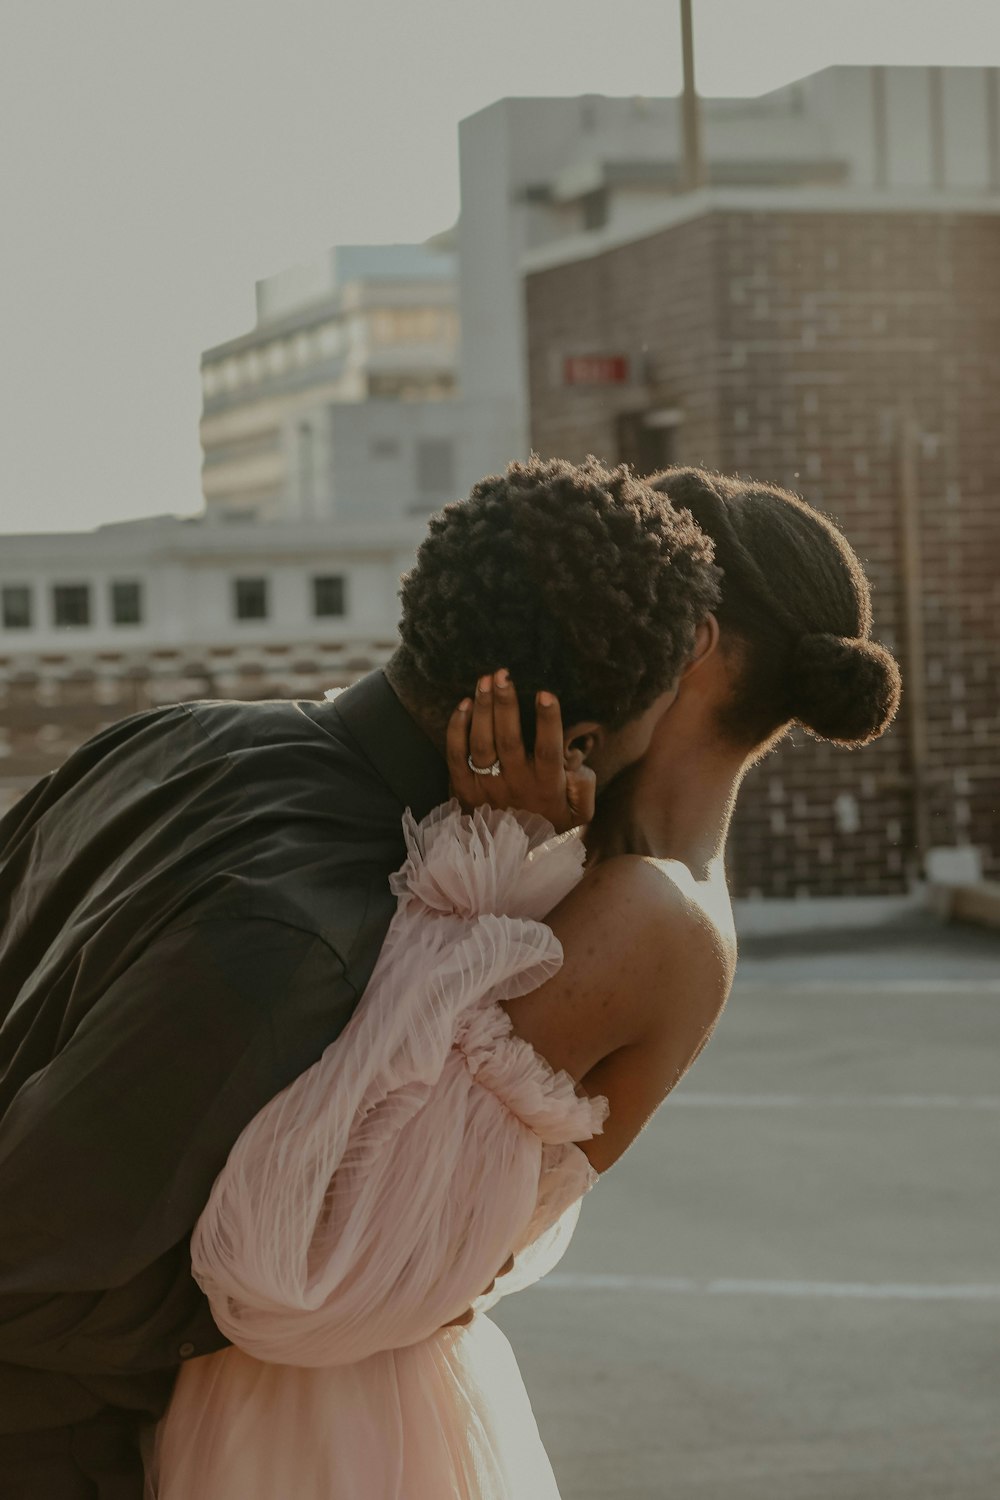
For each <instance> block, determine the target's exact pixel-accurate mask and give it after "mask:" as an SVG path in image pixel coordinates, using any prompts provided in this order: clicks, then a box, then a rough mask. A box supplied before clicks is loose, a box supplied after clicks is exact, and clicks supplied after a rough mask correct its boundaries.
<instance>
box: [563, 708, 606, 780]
mask: <svg viewBox="0 0 1000 1500" xmlns="http://www.w3.org/2000/svg"><path fill="white" fill-rule="evenodd" d="M603 739H604V725H603V724H598V723H596V722H595V720H593V719H584V720H582V721H581V722H580V723H579V724H570V725H569V727H568V728H567V729H566V731H565V732H564V734H563V759H564V761H565V763H566V769H567V771H578V770H579V769H580V767H581V766H582V765H583V764H584V762H585V761H586V760H588V759H589V758H590V756H591V755H592V753H593V751H594V747H595V746H596V745H599V744H600V743H601V741H602V740H603Z"/></svg>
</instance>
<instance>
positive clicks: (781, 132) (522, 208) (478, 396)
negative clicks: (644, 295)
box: [457, 67, 1000, 491]
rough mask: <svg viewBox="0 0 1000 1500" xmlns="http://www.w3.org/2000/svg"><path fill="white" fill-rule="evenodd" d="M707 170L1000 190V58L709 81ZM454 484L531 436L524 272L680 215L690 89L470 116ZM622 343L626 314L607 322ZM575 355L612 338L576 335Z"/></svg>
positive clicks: (840, 183)
mask: <svg viewBox="0 0 1000 1500" xmlns="http://www.w3.org/2000/svg"><path fill="white" fill-rule="evenodd" d="M701 110H702V137H703V152H704V157H705V165H706V176H707V183H708V185H707V187H706V188H705V189H703V190H702V195H703V196H707V195H711V194H713V193H715V194H725V196H726V200H727V201H730V202H739V203H740V204H741V205H742V206H748V205H749V206H752V205H753V204H754V203H755V202H759V203H760V204H761V206H766V207H773V206H774V203H775V196H776V195H777V196H778V197H779V198H785V197H790V196H793V195H794V196H797V197H798V198H799V199H800V200H801V201H805V200H806V198H807V197H808V198H809V199H811V200H812V201H813V202H815V204H816V205H817V206H824V207H835V206H836V205H837V204H838V203H841V204H844V205H845V206H850V207H851V208H852V209H857V208H858V207H860V206H863V204H864V202H866V201H867V202H869V203H874V201H875V200H877V201H878V205H879V206H880V207H885V206H886V204H887V203H888V202H890V201H891V200H893V199H894V198H897V199H898V200H899V201H900V203H901V205H902V204H905V206H906V207H907V208H910V209H912V208H913V206H914V202H915V200H916V199H919V198H920V197H921V196H922V197H924V198H925V199H932V200H933V201H935V202H936V203H937V204H938V205H940V203H941V200H942V198H943V197H944V198H950V199H953V200H955V201H963V202H968V200H969V199H970V198H972V199H978V198H983V197H989V196H990V195H996V194H998V193H1000V69H998V68H995V67H994V68H913V67H835V68H827V69H825V70H824V71H823V72H820V73H816V74H813V75H812V76H811V77H808V78H804V79H801V80H800V81H798V82H796V83H793V84H789V85H788V86H787V87H785V88H782V89H777V90H775V91H774V92H772V93H769V94H764V95H761V96H760V97H759V98H756V99H703V100H702V101H701ZM459 153H460V170H461V204H462V206H461V217H460V221H459V236H458V250H459V277H458V282H459V298H458V306H459V315H460V321H461V359H460V365H459V374H460V382H461V392H462V402H463V406H464V408H465V416H464V420H463V428H462V430H463V446H462V451H461V455H460V463H459V470H458V475H457V478H458V482H459V483H458V487H459V490H460V491H462V490H465V489H467V487H468V486H469V485H470V484H471V483H472V482H473V481H474V480H475V479H476V478H478V477H479V475H481V474H485V473H489V472H491V471H492V470H495V469H497V468H499V467H501V466H502V465H503V463H504V462H505V461H506V460H507V459H508V458H509V457H511V456H523V455H524V454H525V453H526V452H527V451H528V447H529V437H528V433H529V423H528V397H527V362H526V354H525V326H524V310H523V277H524V275H525V273H526V271H528V270H535V269H539V268H541V267H542V266H544V265H547V264H554V263H559V262H564V261H567V260H573V259H578V258H583V257H585V256H592V255H594V254H597V253H599V252H600V251H601V250H602V249H610V248H612V247H613V246H615V245H618V244H622V243H626V242H628V241H631V240H635V239H639V238H641V237H642V236H643V235H645V234H652V233H654V232H655V231H656V230H658V229H662V228H665V227H666V226H667V225H669V224H670V223H672V222H674V221H675V220H676V218H677V215H678V213H679V212H686V211H689V210H690V199H691V196H692V195H690V194H688V195H685V199H686V202H687V204H688V208H686V209H682V207H681V204H682V201H685V200H680V199H679V196H678V195H679V194H680V193H681V192H682V189H683V183H682V180H681V161H682V156H683V151H682V139H681V110H680V101H679V99H643V98H633V99H620V98H618V99H616V98H606V97H603V96H589V97H588V96H585V97H583V98H575V99H502V100H500V101H498V102H497V103H495V104H492V105H490V106H489V107H488V108H486V109H483V110H481V111H479V112H478V113H477V114H475V115H471V116H470V117H469V118H468V119H465V120H463V121H462V122H461V125H460V127H459ZM609 341H610V343H611V344H612V346H613V329H611V328H609ZM565 352H566V354H567V355H570V354H579V355H584V356H586V355H588V354H600V353H602V352H603V351H600V350H591V349H584V348H580V347H577V346H576V345H575V344H574V341H573V338H572V331H571V330H568V331H567V338H566V350H565Z"/></svg>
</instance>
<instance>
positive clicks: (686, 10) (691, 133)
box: [681, 0, 705, 193]
mask: <svg viewBox="0 0 1000 1500" xmlns="http://www.w3.org/2000/svg"><path fill="white" fill-rule="evenodd" d="M681 50H682V53H683V57H684V93H683V95H682V97H681V119H682V123H683V136H684V190H685V192H688V193H693V192H694V191H695V189H696V188H700V187H702V186H703V185H704V182H705V164H704V161H703V160H702V154H701V121H700V119H699V115H698V91H697V89H696V88H695V82H694V23H693V21H692V19H691V0H681Z"/></svg>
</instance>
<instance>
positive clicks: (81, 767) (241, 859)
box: [0, 459, 716, 1500]
mask: <svg viewBox="0 0 1000 1500" xmlns="http://www.w3.org/2000/svg"><path fill="white" fill-rule="evenodd" d="M715 580H716V570H715V569H714V567H713V566H712V564H711V551H710V547H709V545H708V544H707V542H706V541H705V539H704V538H703V537H702V535H701V533H700V532H698V531H697V529H696V528H695V527H694V525H693V523H692V522H691V520H690V517H688V516H687V515H686V514H685V513H677V512H674V511H673V510H672V509H671V508H670V506H669V504H668V503H667V502H665V501H664V500H662V499H661V498H659V497H657V496H655V495H654V494H653V492H652V491H650V490H649V489H647V488H646V487H645V486H643V485H641V484H639V483H638V482H637V481H635V480H634V479H633V478H632V477H631V476H630V475H629V473H628V471H627V470H624V469H621V470H616V471H611V472H609V471H608V470H606V469H604V468H602V467H601V466H600V465H598V464H597V463H595V462H593V461H588V463H587V464H586V465H583V466H581V467H574V466H572V465H569V464H565V463H562V462H559V461H550V462H541V461H539V460H534V459H533V460H532V461H531V462H530V463H528V464H523V465H521V464H515V465H511V466H510V467H509V468H508V470H507V472H506V474H505V475H503V476H494V477H491V478H489V479H486V480H483V481H482V482H481V483H480V484H479V485H477V486H476V487H475V488H474V489H473V491H472V494H471V496H470V497H469V499H468V500H467V501H465V502H462V503H460V504H456V505H453V506H449V507H447V508H446V509H445V510H444V511H443V512H442V513H441V514H440V515H439V516H437V517H435V518H434V519H433V520H432V522H431V527H430V534H429V536H428V537H427V539H426V541H425V543H424V545H423V547H422V548H421V550H420V553H419V555H418V558H417V563H416V566H415V568H414V570H413V571H412V572H411V573H410V574H409V575H408V577H407V578H406V579H405V580H404V583H403V589H402V600H403V620H402V627H401V637H402V644H401V646H400V648H399V650H398V652H397V653H396V655H395V656H394V658H393V660H392V662H391V663H390V665H389V667H388V668H387V669H386V671H385V672H384V673H383V672H374V673H371V674H370V675H369V676H368V677H366V678H364V679H362V681H361V682H359V683H357V684H355V685H354V686H353V687H351V688H348V689H347V690H346V691H345V692H344V693H343V694H341V695H340V696H339V697H338V698H337V699H336V701H334V702H330V703H303V702H299V703H296V702H284V701H276V702H269V703H226V702H218V703H215V702H206V703H194V704H182V705H178V706H173V707H170V708H165V709H156V710H152V711H150V712H147V713H141V714H137V715H134V716H133V717H131V718H129V719H126V720H123V721H122V722H121V723H118V724H115V725H113V726H112V727H111V728H110V729H108V730H106V731H104V732H103V733H101V734H99V735H97V736H96V737H95V738H94V739H92V740H91V741H89V742H88V743H87V744H85V745H83V746H82V747H81V748H80V749H79V750H77V751H76V752H75V753H74V754H73V755H72V756H71V757H70V758H69V760H68V761H67V762H66V763H65V765H64V766H63V767H62V768H61V769H60V770H58V771H56V772H55V773H53V774H52V775H51V776H49V777H47V778H46V779H45V780H44V781H43V782H41V783H40V784H39V785H38V786H36V787H35V788H34V790H33V791H31V792H30V793H29V794H28V795H27V796H26V797H25V798H24V800H23V801H22V802H21V803H20V804H19V805H18V806H17V807H15V808H14V809H13V811H12V812H11V813H10V814H9V815H8V816H7V818H6V819H4V820H3V822H2V823H0V914H2V922H3V925H2V933H0V1500H35V1497H38V1500H42V1497H44V1500H83V1497H98V1500H141V1495H142V1465H141V1459H140V1456H139V1435H140V1429H141V1428H142V1427H143V1426H144V1425H145V1424H147V1423H148V1422H149V1421H150V1419H155V1418H156V1417H158V1416H159V1415H160V1414H161V1413H162V1411H163V1410H164V1408H165V1406H166V1403H167V1401H168V1399H169V1396H170V1391H171V1388H172V1385H173V1381H174V1378H175V1376H176V1371H177V1369H178V1367H179V1365H180V1363H181V1362H182V1361H183V1360H185V1359H190V1358H194V1357H197V1356H198V1355H201V1354H205V1353H208V1352H210V1351H212V1350H215V1349H218V1348H220V1347H222V1345H223V1344H224V1343H225V1340H224V1339H223V1337H222V1336H221V1334H220V1333H219V1332H218V1330H217V1329H216V1327H215V1325H214V1323H213V1321H212V1319H211V1316H210V1314H209V1311H208V1306H207V1303H206V1301H205V1299H204V1297H203V1296H202V1294H201V1292H200V1290H199V1288H198V1287H197V1286H196V1284H195V1283H194V1281H193V1280H192V1278H191V1274H190V1260H189V1255H188V1242H189V1238H190V1235H191V1230H192V1228H193V1226H194V1224H195V1221H196V1220H197V1218H198V1215H199V1213H200V1212H201V1209H202V1207H203V1206H204V1204H205V1202H206V1200H207V1197H208V1194H209V1191H210V1189H211V1186H212V1182H213V1180H214V1178H215V1176H216V1174H217V1173H218V1171H219V1170H220V1168H221V1167H222V1165H223V1163H224V1161H225V1160H226V1157H227V1155H228V1153H229V1151H230V1149H231V1147H232V1145H233V1144H234V1142H235V1140H236V1138H237V1136H238V1135H239V1133H240V1131H241V1130H242V1128H243V1127H244V1126H245V1125H246V1124H247V1123H248V1122H249V1120H250V1119H251V1118H252V1117H253V1116H254V1115H255V1114H256V1113H257V1111H258V1110H260V1109H261V1108H262V1106H263V1105H264V1104H265V1103H266V1102H267V1101H268V1100H269V1099H271V1098H272V1097H273V1096H274V1095H275V1094H276V1093H278V1092H279V1091H280V1090H281V1089H282V1088H283V1087H285V1086H286V1085H287V1084H288V1083H289V1082H290V1081H291V1080H292V1079H294V1078H295V1077H297V1076H298V1075H299V1074H300V1073H302V1072H303V1071H304V1070H305V1069H306V1068H307V1067H309V1066H310V1065H311V1064H312V1063H313V1062H314V1061H315V1060H316V1059H317V1058H318V1057H319V1055H320V1054H321V1053H322V1051H323V1049H324V1048H325V1047H326V1046H327V1045H328V1044H329V1043H330V1042H331V1041H333V1040H334V1039H335V1038H336V1037H337V1036H338V1035H339V1034H340V1032H341V1031H342V1030H343V1027H344V1026H345V1025H346V1023H347V1021H348V1020H349V1018H350V1016H351V1014H352V1011H353V1009H354V1007H355V1005H356V1004H357V1001H358V999H359V997H360V995H361V993H362V991H363V990H364V987H365V984H366V982H367V980H368V977H369V975H370V973H371V970H372V968H373V966H374V963H375V959H376V957H377V955H378V952H379V949H380V947H381V944H382V941H383V938H384V936H385V932H386V929H387V927H388V924H389V921H390V919H391V916H392V913H393V909H394V901H393V898H392V896H391V894H390V891H389V886H388V876H389V875H390V873H391V872H392V871H394V870H395V869H396V868H397V867H398V866H399V865H400V864H401V863H402V861H403V858H404V846H403V841H402V834H401V827H400V820H401V817H402V813H403V810H404V809H405V808H406V807H407V806H409V807H410V808H412V811H413V813H414V815H415V816H416V817H417V818H420V817H423V816H424V815H425V814H426V813H427V812H428V811H429V810H430V809H431V808H432V807H433V806H435V805H436V804H438V803H440V802H442V801H444V800H446V798H447V796H448V794H449V780H448V770H447V764H446V760H445V757H444V754H443V747H444V743H445V726H446V722H447V718H448V716H449V714H450V712H451V711H452V709H453V708H454V705H455V702H456V700H458V699H460V698H462V697H463V696H464V695H466V694H469V693H470V692H471V691H472V690H473V687H474V684H475V682H476V680H477V679H478V677H479V676H480V674H484V673H485V674H488V673H492V672H493V671H494V670H495V669H497V668H500V667H506V668H509V670H510V672H511V673H512V674H513V680H514V682H515V683H516V684H517V687H518V690H519V692H520V693H521V695H522V700H523V708H524V713H525V717H526V720H527V722H528V726H529V733H531V732H532V730H533V723H532V714H533V710H534V708H535V695H536V693H537V692H538V691H539V690H542V689H545V690H548V691H549V692H554V693H556V694H558V695H559V698H560V699H561V701H562V706H563V710H564V718H565V722H566V724H567V726H568V727H567V728H566V731H565V744H564V749H565V751H566V752H567V754H572V755H574V756H575V759H576V761H577V762H578V761H579V760H581V759H582V758H584V757H586V759H587V760H588V761H589V763H590V765H591V766H592V768H593V770H594V772H595V775H596V778H597V782H598V786H600V785H602V784H606V783H607V782H608V781H609V780H610V779H611V778H612V777H613V776H614V775H615V774H617V772H618V771H619V770H621V769H622V768H623V767H624V766H625V765H627V764H630V763H632V762H634V761H635V760H637V759H639V758H640V757H641V756H642V755H643V753H644V752H645V750H646V749H647V748H648V745H649V740H650V737H651V735H652V732H653V728H654V727H655V724H656V721H657V719H658V717H659V715H660V714H661V713H662V712H663V711H664V710H665V708H666V706H667V704H668V703H669V701H670V698H671V688H672V685H673V683H674V680H675V679H676V677H677V674H678V671H679V668H680V665H681V663H682V662H683V661H684V659H685V658H686V656H687V654H688V653H689V652H690V649H691V645H692V642H693V639H694V632H695V628H696V626H697V623H698V621H699V620H700V619H702V618H703V617H704V615H705V614H706V613H707V611H708V610H709V609H711V607H712V605H713V604H714V602H715V598H716V582H715ZM506 681H507V679H506V678H505V677H501V678H500V684H501V686H500V688H499V691H501V692H504V691H506V692H510V688H509V687H505V686H504V684H505V683H506ZM554 712H555V709H554V705H552V704H546V703H544V702H543V703H542V704H541V705H540V707H539V714H540V716H541V721H542V723H543V724H544V723H545V722H546V716H547V715H548V716H549V719H548V722H551V715H552V714H553V713H554ZM543 741H545V742H546V743H548V741H547V740H545V736H544V734H543ZM501 759H502V751H501ZM473 764H476V763H475V762H473ZM495 769H496V768H494V767H493V765H492V763H491V764H483V765H478V766H477V770H478V771H480V772H483V773H486V774H490V773H491V772H492V771H494V770H495ZM499 770H500V771H501V772H502V771H503V767H502V765H501V766H500V767H499ZM524 784H525V786H526V785H527V783H524ZM525 795H526V798H528V797H530V790H528V791H526V793H525ZM537 810H539V811H543V812H546V813H547V814H549V815H550V816H551V815H552V813H553V805H552V802H551V796H548V797H547V799H545V800H544V805H541V806H540V807H539V808H538V809H537ZM566 821H567V822H570V821H572V817H571V816H569V817H567V820H566Z"/></svg>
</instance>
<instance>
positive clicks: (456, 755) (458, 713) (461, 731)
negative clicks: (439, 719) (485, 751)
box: [445, 698, 479, 803]
mask: <svg viewBox="0 0 1000 1500" xmlns="http://www.w3.org/2000/svg"><path fill="white" fill-rule="evenodd" d="M471 714H472V699H471V698H463V699H462V701H461V703H460V704H459V705H458V707H457V708H456V709H455V712H454V713H453V714H452V716H451V718H450V719H449V720H448V731H447V734H446V735H445V755H446V758H447V761H448V775H449V777H450V779H451V787H452V791H453V792H454V793H455V795H456V797H458V799H459V801H461V802H466V803H476V802H478V801H479V784H478V777H476V776H473V774H472V772H471V771H470V770H469V724H470V720H471Z"/></svg>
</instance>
